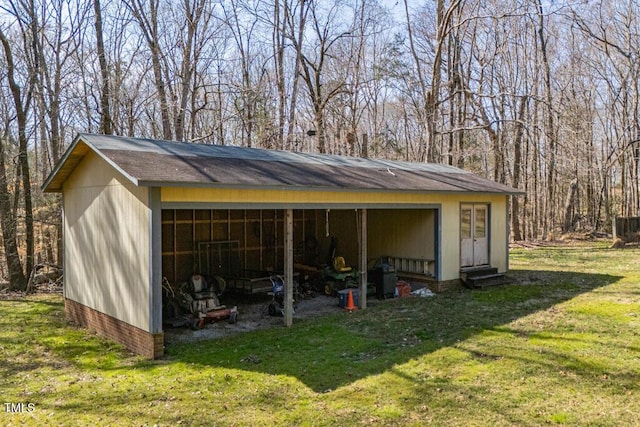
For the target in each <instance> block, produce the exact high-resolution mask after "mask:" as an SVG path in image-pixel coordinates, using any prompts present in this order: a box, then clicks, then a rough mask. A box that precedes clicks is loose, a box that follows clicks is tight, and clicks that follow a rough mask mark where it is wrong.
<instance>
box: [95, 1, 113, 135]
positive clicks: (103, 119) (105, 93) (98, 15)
mask: <svg viewBox="0 0 640 427" xmlns="http://www.w3.org/2000/svg"><path fill="white" fill-rule="evenodd" d="M93 10H94V13H95V21H94V23H95V27H96V44H97V49H98V62H99V63H100V75H101V78H102V91H101V93H100V130H99V132H100V133H103V134H105V135H111V134H113V130H112V127H111V108H110V105H109V100H110V98H111V95H110V91H109V69H108V68H107V57H106V55H105V51H104V40H103V36H102V34H103V32H102V11H101V10H100V0H93Z"/></svg>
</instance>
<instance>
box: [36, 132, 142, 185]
mask: <svg viewBox="0 0 640 427" xmlns="http://www.w3.org/2000/svg"><path fill="white" fill-rule="evenodd" d="M83 136H84V134H78V135H77V136H76V137H75V139H74V140H73V142H72V143H71V145H69V148H67V150H66V151H65V153H64V154H63V155H62V157H61V158H60V160H59V161H58V163H57V164H56V166H55V167H54V169H53V170H52V171H51V173H50V174H49V176H48V177H47V179H46V180H45V182H44V183H43V184H42V187H41V188H42V191H43V192H45V193H61V192H62V186H63V185H64V183H65V181H66V180H67V179H68V178H69V176H70V175H71V173H72V172H73V171H74V170H75V168H76V166H77V165H78V164H79V163H80V162H81V161H82V159H83V158H84V157H85V156H86V153H84V154H81V155H80V158H78V159H77V160H72V159H73V154H74V153H75V152H76V151H77V150H79V148H78V147H81V146H85V147H87V148H88V149H90V150H91V151H93V152H94V153H96V154H97V155H98V156H99V157H100V158H101V159H102V160H104V161H105V162H107V163H108V164H109V165H110V166H111V167H113V168H114V169H115V170H117V171H118V172H120V173H121V174H122V175H123V176H124V177H125V178H127V179H128V180H129V181H131V183H132V184H134V185H136V186H138V185H140V183H139V181H138V179H137V178H135V177H133V176H131V175H130V174H128V173H127V172H126V171H124V170H123V169H122V168H121V167H120V166H119V165H118V164H116V163H115V162H113V161H112V160H111V159H109V158H108V157H107V156H105V155H104V154H103V153H102V152H101V151H100V150H99V149H97V148H96V147H95V146H93V145H92V144H91V143H90V142H87V140H86V139H85V138H83ZM81 144H82V145H81ZM70 162H75V164H72V165H71V166H70V167H68V166H69V163H70Z"/></svg>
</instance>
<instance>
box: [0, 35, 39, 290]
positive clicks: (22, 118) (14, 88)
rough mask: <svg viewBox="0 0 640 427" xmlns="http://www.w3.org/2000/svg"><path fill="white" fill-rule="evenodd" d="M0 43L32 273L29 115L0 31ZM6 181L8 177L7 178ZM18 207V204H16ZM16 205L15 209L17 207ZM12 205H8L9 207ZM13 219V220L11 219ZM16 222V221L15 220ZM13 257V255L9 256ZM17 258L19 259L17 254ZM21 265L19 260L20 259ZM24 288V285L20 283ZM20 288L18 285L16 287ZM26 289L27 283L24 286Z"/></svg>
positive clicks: (28, 260)
mask: <svg viewBox="0 0 640 427" xmlns="http://www.w3.org/2000/svg"><path fill="white" fill-rule="evenodd" d="M0 41H1V42H2V46H3V48H4V53H5V56H6V60H7V78H8V80H9V87H10V89H11V95H12V96H13V101H14V104H15V107H16V116H17V121H18V147H19V149H18V164H19V170H20V176H21V178H22V190H23V198H24V211H25V213H24V215H25V234H26V237H25V240H26V246H27V248H26V250H27V253H26V256H25V259H26V263H25V264H26V271H31V269H32V267H33V253H34V232H33V200H32V196H31V176H30V169H29V157H28V153H27V135H26V128H27V113H26V108H27V107H25V106H24V104H23V103H22V93H21V89H20V86H18V84H17V82H16V80H15V75H14V72H15V65H14V62H13V53H12V52H11V47H10V45H9V41H8V40H7V38H6V37H5V35H4V33H3V32H2V31H0ZM5 179H6V177H5ZM16 205H17V204H16ZM16 205H14V208H15V207H16ZM9 206H10V203H7V207H9ZM9 219H11V218H9ZM14 222H15V219H14ZM8 255H11V254H8ZM15 256H16V258H17V257H18V255H17V253H16V255H15ZM18 263H19V259H18ZM19 285H20V286H22V283H19ZM16 286H18V285H16ZM24 286H25V288H26V283H25V284H24Z"/></svg>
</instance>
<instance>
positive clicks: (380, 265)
mask: <svg viewBox="0 0 640 427" xmlns="http://www.w3.org/2000/svg"><path fill="white" fill-rule="evenodd" d="M367 273H368V276H369V281H371V282H373V283H375V285H376V297H377V298H378V299H384V298H389V297H393V294H394V292H395V289H396V283H397V281H398V277H397V276H396V269H395V266H394V265H393V264H391V263H390V262H389V258H388V257H380V258H378V259H377V260H376V262H375V264H374V265H373V268H372V269H370V270H369V271H368V272H367Z"/></svg>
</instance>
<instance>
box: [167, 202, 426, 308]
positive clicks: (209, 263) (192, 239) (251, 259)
mask: <svg viewBox="0 0 640 427" xmlns="http://www.w3.org/2000/svg"><path fill="white" fill-rule="evenodd" d="M367 221H368V228H367V242H368V243H367V253H368V255H367V257H368V260H367V265H368V266H369V268H371V269H374V268H376V265H379V263H380V262H381V261H382V262H390V263H394V264H395V265H396V270H397V276H398V277H394V280H395V278H405V279H407V280H410V281H423V282H428V281H429V280H432V279H433V278H434V276H435V275H436V262H435V260H436V255H437V251H436V243H437V238H436V236H437V233H436V226H437V210H436V209H393V210H391V209H373V210H371V209H370V210H368V220H367ZM360 232H361V227H360V224H359V214H358V211H357V210H355V209H331V210H325V209H305V210H294V211H293V248H294V250H293V257H294V259H293V264H294V277H295V279H296V284H295V285H294V289H295V290H296V291H297V292H296V295H294V299H296V298H298V299H299V298H301V297H305V295H311V294H321V295H322V294H331V295H333V296H334V297H335V299H334V300H331V302H330V303H331V304H334V305H336V306H338V305H340V303H341V301H340V295H336V294H337V292H338V291H339V290H341V289H344V288H346V287H353V288H357V287H358V274H359V271H358V267H359V266H360V265H361V262H360V259H359V257H360V254H361V251H360V242H361V241H362V239H361V237H362V236H360ZM284 233H285V211H284V210H282V209H163V210H162V274H163V277H165V278H166V279H167V281H168V283H169V284H170V285H172V286H173V287H174V288H184V287H186V288H187V289H189V290H190V291H193V289H192V288H189V286H190V281H191V278H192V276H194V275H202V276H203V277H205V279H206V280H209V281H210V282H211V283H214V284H215V285H220V283H224V288H225V289H224V297H221V298H220V299H221V302H222V303H227V301H226V300H231V301H232V302H233V303H237V304H238V305H239V306H242V305H244V304H256V303H264V302H265V301H268V300H269V299H270V298H273V295H270V292H272V291H273V284H274V283H273V281H272V280H271V279H272V278H273V277H274V276H276V275H280V276H284V265H285V245H284V243H285V242H284V241H285V235H284ZM336 258H341V259H343V260H344V268H345V269H346V268H348V267H350V268H351V269H352V272H351V273H348V272H344V274H340V272H339V271H338V270H339V268H340V266H337V267H338V269H336V268H334V267H336V266H334V261H335V260H336ZM372 277H373V280H379V278H376V277H375V275H372ZM220 278H221V279H222V282H221V281H220ZM379 287H380V285H379V284H376V283H374V282H370V283H369V284H368V287H367V295H368V296H378V297H389V296H392V295H388V293H387V295H382V294H381V293H380V292H379V291H380V289H379ZM218 289H219V287H218ZM167 297H168V295H167V292H163V310H164V313H163V319H165V320H166V319H167V318H168V317H173V315H174V314H176V313H174V312H173V311H174V309H175V307H172V308H171V310H167V302H168V301H167ZM168 311H172V312H171V313H169V312H168ZM176 311H177V310H176ZM240 311H242V308H240ZM240 318H242V315H240Z"/></svg>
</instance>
